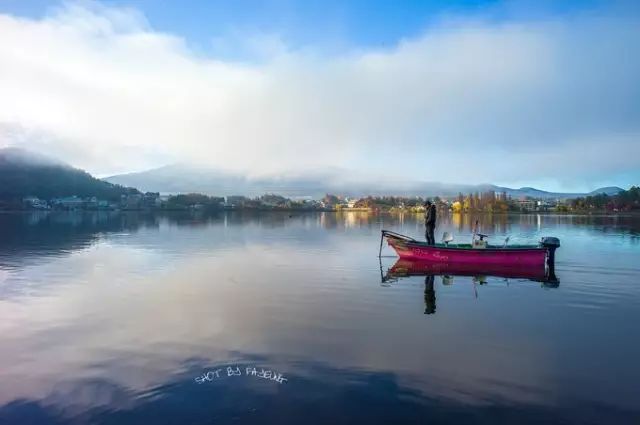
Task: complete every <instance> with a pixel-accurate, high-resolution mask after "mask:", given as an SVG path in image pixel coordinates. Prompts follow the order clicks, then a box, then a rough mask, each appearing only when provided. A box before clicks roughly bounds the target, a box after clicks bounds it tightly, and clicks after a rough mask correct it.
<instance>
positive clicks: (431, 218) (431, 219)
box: [424, 200, 436, 245]
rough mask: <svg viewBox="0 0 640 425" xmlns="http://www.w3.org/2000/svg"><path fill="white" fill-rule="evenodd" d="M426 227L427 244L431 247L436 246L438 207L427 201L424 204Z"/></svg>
mask: <svg viewBox="0 0 640 425" xmlns="http://www.w3.org/2000/svg"><path fill="white" fill-rule="evenodd" d="M424 207H425V211H424V225H425V227H426V230H425V235H424V236H425V238H426V239H427V243H428V244H429V245H435V243H436V238H435V236H434V232H435V230H436V205H435V204H434V203H433V202H431V201H429V200H427V202H425V204H424Z"/></svg>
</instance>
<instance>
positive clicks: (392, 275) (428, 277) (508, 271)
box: [380, 258, 560, 314]
mask: <svg viewBox="0 0 640 425" xmlns="http://www.w3.org/2000/svg"><path fill="white" fill-rule="evenodd" d="M380 276H381V279H382V284H383V285H388V284H390V283H392V282H396V281H398V280H400V279H402V278H405V277H410V276H424V305H425V310H424V314H434V313H435V312H436V291H435V286H434V283H435V278H436V276H440V277H441V279H442V284H443V285H451V284H453V282H454V278H455V276H465V277H472V280H473V284H474V289H475V287H476V285H478V284H479V285H484V284H486V283H487V277H489V276H493V277H501V278H504V279H509V278H512V279H527V280H531V281H534V282H540V283H542V286H543V287H546V288H557V287H558V286H559V285H560V281H559V280H558V278H557V277H556V275H555V270H554V268H553V267H523V266H517V267H516V266H506V265H489V266H482V267H478V266H477V265H469V264H455V265H453V264H445V263H434V262H430V261H420V260H408V259H402V258H401V259H399V260H398V261H396V263H395V264H394V265H393V266H392V267H391V268H390V269H388V270H387V273H386V274H385V273H384V272H383V268H382V263H380ZM475 295H476V298H477V296H478V293H477V291H476V292H475Z"/></svg>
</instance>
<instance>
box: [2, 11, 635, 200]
mask: <svg viewBox="0 0 640 425" xmlns="http://www.w3.org/2000/svg"><path fill="white" fill-rule="evenodd" d="M639 28H640V2H637V1H596V0H593V1H588V0H585V1H545V0H539V1H507V2H505V1H488V0H487V1H455V0H451V1H444V0H443V1H394V2H391V1H206V0H194V1H155V0H129V1H126V0H104V1H82V0H80V1H75V0H71V1H66V2H52V1H42V0H27V1H25V0H0V68H3V69H4V71H0V73H3V74H2V75H0V76H1V77H2V82H0V89H4V90H5V92H6V93H10V94H13V97H11V96H4V100H2V99H0V147H1V146H3V145H21V146H23V147H27V148H32V149H34V150H40V151H44V152H45V153H49V154H54V155H56V156H61V157H63V158H64V159H67V160H68V161H69V162H71V163H73V164H74V165H76V166H79V167H83V168H86V169H88V170H89V171H91V172H94V173H97V174H100V175H105V174H113V173H119V172H126V171H137V170H141V169H145V168H150V167H156V166H161V165H164V164H166V163H170V162H176V161H180V162H198V161H200V162H205V163H206V164H207V165H210V166H211V167H213V168H223V169H229V170H230V171H234V172H239V173H243V174H250V175H254V174H255V175H261V174H280V175H284V174H287V175H289V174H304V173H306V172H309V171H310V170H311V171H313V172H318V171H319V170H339V172H341V173H344V171H345V170H349V172H350V173H354V174H357V177H358V178H371V179H388V178H390V177H389V176H390V175H391V176H392V177H391V178H397V179H399V180H403V179H404V180H407V179H411V180H441V181H445V182H446V181H450V182H464V183H470V182H475V183H484V182H491V183H497V184H504V185H509V186H518V185H522V186H525V185H526V186H537V187H541V188H545V189H549V190H589V189H592V188H595V187H597V186H602V185H619V186H622V187H628V186H629V185H631V184H638V183H640V167H638V163H637V160H633V159H632V158H634V157H636V158H637V157H638V156H639V155H640V146H639V142H638V140H640V139H639V137H640V81H639V78H638V75H640V47H639V46H640V29H639ZM3 85H4V86H3ZM7 99H12V100H11V101H9V100H7ZM204 158H206V159H204ZM390 159H392V160H393V163H395V164H402V166H401V167H396V168H395V169H394V171H393V172H391V173H390V172H389V169H388V167H389V161H390ZM478 164H482V167H480V168H479V165H478ZM452 168H453V169H455V170H456V171H455V172H451V170H452Z"/></svg>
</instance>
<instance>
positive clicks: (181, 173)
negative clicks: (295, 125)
mask: <svg viewBox="0 0 640 425" xmlns="http://www.w3.org/2000/svg"><path fill="white" fill-rule="evenodd" d="M105 180H107V181H108V182H111V183H116V184H120V185H123V186H131V187H136V188H138V189H140V190H142V191H150V192H161V193H187V192H200V193H206V194H210V195H222V196H228V195H245V196H259V195H262V194H264V193H275V194H278V195H283V196H287V197H311V198H320V197H322V196H324V195H325V194H326V193H333V194H340V195H345V196H354V197H360V196H367V195H374V196H375V195H401V196H441V197H452V196H456V195H457V194H458V193H460V192H462V193H471V192H485V191H489V190H494V191H496V192H503V191H504V192H507V194H508V195H511V196H513V197H522V196H532V197H536V198H570V197H576V196H582V195H587V194H596V193H607V194H616V193H618V192H619V191H620V190H622V189H621V188H619V187H606V188H599V189H596V190H594V191H592V192H590V193H555V192H546V191H542V190H538V189H535V188H532V187H523V188H519V189H513V188H508V187H502V186H496V185H493V184H488V183H469V184H449V183H443V182H433V181H430V182H429V181H419V180H399V179H393V178H389V179H387V180H371V179H369V180H367V178H366V176H363V175H358V174H356V173H354V172H353V171H350V170H341V169H332V170H329V171H324V172H310V173H307V174H300V175H295V176H289V177H271V178H269V177H263V178H250V177H246V176H243V175H241V174H234V173H229V172H222V171H219V170H211V169H206V168H201V167H193V166H188V165H183V164H174V165H168V166H165V167H160V168H156V169H152V170H148V171H144V172H138V173H129V174H120V175H116V176H111V177H108V178H106V179H105Z"/></svg>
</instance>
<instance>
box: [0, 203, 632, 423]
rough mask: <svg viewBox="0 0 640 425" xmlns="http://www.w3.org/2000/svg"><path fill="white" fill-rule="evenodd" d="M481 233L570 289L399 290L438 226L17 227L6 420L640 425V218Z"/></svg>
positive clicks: (2, 291)
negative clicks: (557, 244) (410, 250)
mask: <svg viewBox="0 0 640 425" xmlns="http://www.w3.org/2000/svg"><path fill="white" fill-rule="evenodd" d="M475 219H476V218H475V217H469V216H462V217H461V216H449V217H443V218H441V220H440V222H439V224H438V229H437V237H438V238H439V237H440V235H441V232H442V231H444V230H447V231H450V232H452V233H453V234H454V235H455V237H456V240H459V241H468V240H469V239H470V237H469V234H470V225H471V223H472V222H473V221H475ZM478 219H479V220H480V221H481V223H482V230H483V231H484V233H489V234H491V235H494V237H493V240H494V241H496V242H500V241H502V240H503V239H504V237H505V236H506V235H510V236H511V241H512V243H518V242H526V241H533V240H536V239H538V238H539V237H540V236H542V235H553V236H557V237H559V238H560V240H561V243H562V247H561V248H560V249H559V251H558V254H557V256H558V258H557V266H556V274H557V277H558V279H559V284H549V283H544V282H538V281H531V280H526V279H515V278H504V277H491V276H446V277H442V276H435V277H429V276H407V277H398V276H396V278H395V279H386V277H387V270H388V269H389V268H390V267H392V266H393V264H394V263H395V258H393V257H383V258H382V264H381V263H380V262H379V260H378V247H379V237H380V229H382V228H387V229H391V230H395V231H398V232H401V233H405V234H409V235H412V236H414V237H420V236H421V234H422V222H421V219H420V217H417V216H407V215H405V216H403V217H402V216H374V215H367V214H362V213H347V214H333V213H318V214H292V215H289V214H261V215H251V214H240V213H228V214H220V215H214V216H198V215H191V214H182V215H172V216H154V215H144V214H118V213H96V214H81V213H78V214H73V213H70V214H63V213H61V214H1V215H0V423H3V424H5V423H6V424H57V423H79V424H84V423H87V424H134V423H148V424H227V423H233V424H243V423H252V424H253V423H256V424H257V423H260V424H275V423H278V424H285V423H286V424H303V423H304V424H329V423H369V424H374V423H375V424H377V423H380V424H392V423H398V424H401V423H403V424H404V423H428V424H440V423H442V424H503V423H504V424H514V423H517V424H529V423H536V424H537V423H541V424H542V423H544V424H555V423H562V424H638V423H640V401H639V400H640V397H639V395H640V340H639V338H638V337H639V336H640V332H639V331H638V326H639V324H640V219H639V218H633V217H581V216H553V215H543V216H537V215H527V216H524V215H517V216H482V217H478ZM383 254H386V255H388V256H391V255H392V254H393V253H392V252H391V251H390V249H389V248H386V249H385V251H383ZM383 277H384V279H382V278H383ZM383 280H384V282H383ZM431 282H433V283H431Z"/></svg>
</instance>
